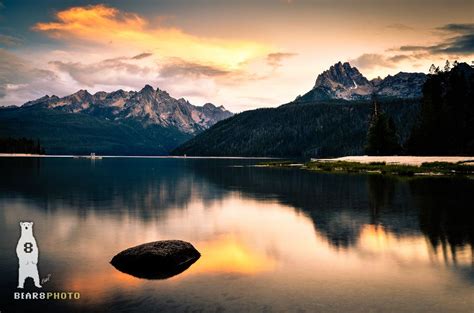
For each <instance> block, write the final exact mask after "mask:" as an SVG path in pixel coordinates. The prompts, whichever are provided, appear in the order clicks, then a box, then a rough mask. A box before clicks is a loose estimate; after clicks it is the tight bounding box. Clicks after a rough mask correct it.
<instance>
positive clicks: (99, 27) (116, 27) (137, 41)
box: [33, 5, 270, 70]
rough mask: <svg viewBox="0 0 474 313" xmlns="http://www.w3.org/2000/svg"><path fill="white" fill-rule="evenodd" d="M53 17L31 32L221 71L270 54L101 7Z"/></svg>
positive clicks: (263, 48)
mask: <svg viewBox="0 0 474 313" xmlns="http://www.w3.org/2000/svg"><path fill="white" fill-rule="evenodd" d="M55 17H56V20H57V21H54V22H47V23H37V24H36V25H35V26H34V27H33V29H34V30H36V31H40V32H46V33H48V34H49V35H50V36H52V37H53V38H57V39H60V40H66V41H70V42H72V43H74V42H75V41H77V40H79V41H86V42H88V43H89V44H91V43H92V44H97V45H103V46H106V47H108V48H111V47H112V48H113V49H114V50H117V49H118V50H121V49H123V50H125V49H126V50H128V51H130V50H137V51H140V52H142V51H151V52H153V53H154V54H156V55H158V56H159V57H161V58H170V57H177V58H181V59H184V60H187V61H193V62H198V63H206V64H212V65H214V66H218V67H220V68H222V69H224V70H237V69H239V68H241V67H242V66H244V64H245V63H246V62H249V61H251V60H252V59H255V58H259V57H263V56H265V55H266V54H267V53H268V51H270V47H268V46H267V45H265V44H261V43H257V42H253V41H246V40H228V39H223V38H206V37H198V36H194V35H191V34H188V33H185V32H183V31H181V30H180V29H177V28H169V27H167V28H166V27H153V26H151V25H149V23H148V21H147V20H145V19H144V18H142V17H140V16H138V15H137V14H133V13H127V12H121V11H120V10H118V9H116V8H112V7H108V6H105V5H91V6H85V7H73V8H69V9H67V10H64V11H60V12H58V13H56V16H55Z"/></svg>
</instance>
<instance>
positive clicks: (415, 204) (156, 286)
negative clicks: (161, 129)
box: [0, 158, 474, 313]
mask: <svg viewBox="0 0 474 313" xmlns="http://www.w3.org/2000/svg"><path fill="white" fill-rule="evenodd" d="M256 162H257V161H252V160H206V159H202V160H197V159H103V160H97V161H95V162H91V161H90V160H75V159H28V158H24V159H21V158H18V159H13V158H12V159H6V158H2V159H0V175H1V179H0V251H1V254H0V277H1V279H0V311H1V312H2V313H8V312H26V311H28V310H32V311H34V310H36V311H42V312H66V311H67V310H70V311H76V312H94V311H97V312H443V313H445V312H463V313H464V312H474V259H473V249H474V248H473V246H474V205H473V201H472V200H473V196H474V181H473V180H467V179H465V180H463V179H425V178H423V179H412V180H400V179H393V178H384V177H378V176H363V175H342V174H340V175H331V174H317V173H309V172H305V171H300V170H281V169H269V168H258V167H252V166H251V165H252V164H255V163H256ZM21 220H32V221H34V223H35V226H34V231H35V237H36V240H37V242H38V245H39V249H40V260H39V271H40V277H42V278H44V277H47V276H48V274H50V280H49V281H48V282H46V283H44V285H43V289H44V291H45V292H47V291H79V292H80V293H81V299H80V300H76V301H72V300H69V301H64V300H63V301H57V300H56V301H49V302H48V301H26V300H16V301H14V300H13V293H14V292H15V291H17V289H16V284H17V262H18V261H17V257H16V254H15V246H16V243H17V240H18V237H19V232H20V229H19V225H18V222H19V221H21ZM161 239H183V240H187V241H190V242H192V243H193V244H194V246H195V247H196V248H197V249H198V250H199V251H200V252H201V254H202V257H201V258H200V259H199V260H198V261H197V262H196V263H195V264H193V265H192V266H191V268H189V269H188V270H187V271H185V272H184V273H182V274H180V275H178V276H174V277H172V278H170V279H167V280H143V279H138V278H135V277H132V276H129V275H127V274H124V273H121V272H119V271H117V270H116V269H115V268H113V267H112V266H111V265H110V264H109V261H110V259H111V258H112V257H113V256H114V255H115V254H116V253H117V252H119V251H121V250H123V249H125V248H128V247H130V246H134V245H137V244H140V243H144V242H149V241H154V240H161ZM28 290H29V291H37V290H36V289H35V288H34V287H33V286H32V281H27V287H26V289H25V291H28Z"/></svg>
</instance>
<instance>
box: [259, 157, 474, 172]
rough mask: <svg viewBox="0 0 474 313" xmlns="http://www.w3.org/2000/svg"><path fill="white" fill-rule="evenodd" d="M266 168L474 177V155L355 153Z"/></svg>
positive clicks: (268, 164)
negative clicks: (437, 155)
mask: <svg viewBox="0 0 474 313" xmlns="http://www.w3.org/2000/svg"><path fill="white" fill-rule="evenodd" d="M260 166H262V167H272V168H293V169H295V168H296V169H302V170H309V171H316V172H325V173H356V174H357V173H358V174H375V175H392V176H405V177H413V176H418V177H422V176H429V177H449V176H462V177H474V157H446V156H445V157H414V156H381V157H369V156H355V157H354V156H351V157H342V158H335V159H311V161H309V162H305V163H296V162H291V161H282V162H279V161H273V162H266V163H261V164H260Z"/></svg>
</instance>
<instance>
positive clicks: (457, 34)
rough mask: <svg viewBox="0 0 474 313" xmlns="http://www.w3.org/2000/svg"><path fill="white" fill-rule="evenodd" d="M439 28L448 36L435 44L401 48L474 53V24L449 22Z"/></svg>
mask: <svg viewBox="0 0 474 313" xmlns="http://www.w3.org/2000/svg"><path fill="white" fill-rule="evenodd" d="M437 30H439V31H442V32H443V33H445V34H446V35H447V36H448V37H447V38H446V39H444V40H443V41H441V42H439V43H437V44H435V45H428V46H413V45H412V46H402V47H400V49H399V50H400V51H408V52H427V53H430V54H444V55H471V54H474V24H447V25H444V26H441V27H438V28H437Z"/></svg>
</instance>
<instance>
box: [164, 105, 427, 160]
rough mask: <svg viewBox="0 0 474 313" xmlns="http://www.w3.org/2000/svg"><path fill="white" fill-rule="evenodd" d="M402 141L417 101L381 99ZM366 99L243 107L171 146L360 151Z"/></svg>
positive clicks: (211, 151) (200, 151) (217, 151)
mask: <svg viewBox="0 0 474 313" xmlns="http://www.w3.org/2000/svg"><path fill="white" fill-rule="evenodd" d="M379 102H380V108H381V110H383V111H384V112H385V113H386V114H387V115H388V116H390V117H392V119H393V120H394V122H395V125H396V128H397V130H398V134H399V140H400V142H401V143H403V142H404V141H405V140H406V138H407V137H408V135H409V133H410V131H411V128H412V126H413V124H414V121H415V120H416V117H417V114H418V109H419V99H388V98H386V99H380V100H379ZM371 109H372V102H371V101H345V100H328V101H324V102H295V103H290V104H287V105H283V106H280V107H278V108H269V109H258V110H253V111H246V112H243V113H240V114H237V115H235V116H234V117H231V118H229V119H226V120H224V121H221V122H219V123H217V124H216V125H214V126H213V127H211V128H210V129H209V130H207V131H205V132H204V133H202V134H200V135H198V136H196V137H195V138H193V139H191V140H190V141H188V142H186V143H185V144H183V145H182V146H180V147H178V148H177V149H175V150H174V151H173V152H172V153H173V154H175V155H184V154H187V155H208V156H211V155H212V156H275V157H288V156H293V157H313V156H314V157H315V156H318V157H326V156H341V155H357V154H363V153H364V146H365V144H366V137H367V129H368V121H369V116H370V114H371Z"/></svg>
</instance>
